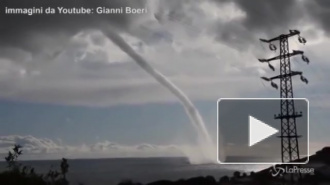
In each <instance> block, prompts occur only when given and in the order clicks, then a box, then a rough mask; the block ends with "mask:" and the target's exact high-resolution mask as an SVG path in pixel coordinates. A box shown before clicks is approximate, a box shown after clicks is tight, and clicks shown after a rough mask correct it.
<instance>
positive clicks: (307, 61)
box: [301, 55, 309, 64]
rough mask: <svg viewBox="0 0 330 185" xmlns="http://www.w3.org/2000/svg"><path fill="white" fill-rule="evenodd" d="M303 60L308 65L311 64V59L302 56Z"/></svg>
mask: <svg viewBox="0 0 330 185" xmlns="http://www.w3.org/2000/svg"><path fill="white" fill-rule="evenodd" d="M301 59H302V60H303V61H305V62H306V63H307V64H309V59H308V58H307V57H306V56H305V55H302V56H301Z"/></svg>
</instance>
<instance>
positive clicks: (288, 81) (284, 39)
mask: <svg viewBox="0 0 330 185" xmlns="http://www.w3.org/2000/svg"><path fill="white" fill-rule="evenodd" d="M295 35H298V36H299V37H298V40H299V42H300V43H303V44H305V43H306V40H305V39H304V38H303V37H301V36H300V32H299V31H298V30H290V33H289V34H282V35H280V36H278V37H275V38H273V39H270V40H265V39H260V41H262V42H266V43H269V48H270V50H273V51H275V50H276V46H275V45H274V44H272V42H274V41H279V47H280V55H279V56H277V57H273V58H269V59H259V61H260V62H263V63H264V62H266V63H268V66H269V67H270V68H271V69H272V70H273V71H275V68H274V67H273V66H272V65H271V64H270V62H271V61H273V60H280V75H278V76H274V77H271V78H266V77H261V78H262V79H263V80H266V81H270V82H271V85H272V87H274V88H275V89H278V86H277V84H276V83H274V82H273V80H275V79H279V80H280V97H281V112H280V114H277V115H275V116H274V118H275V119H280V120H281V135H280V136H279V137H280V138H281V157H282V162H283V163H290V162H293V161H295V160H299V159H300V155H299V143H298V138H299V137H301V136H299V135H298V133H297V125H296V118H298V117H302V112H300V113H298V112H296V111H295V106H294V100H293V86H292V77H293V76H296V75H299V76H300V79H301V80H302V81H303V82H305V83H306V84H307V83H308V80H307V79H306V78H305V77H303V76H302V72H301V71H292V70H291V62H290V58H291V57H293V56H295V55H301V56H302V60H303V61H305V62H306V63H307V64H308V63H309V59H308V58H307V57H306V56H304V52H303V51H299V50H293V51H292V53H290V52H289V38H290V37H292V36H295ZM299 179H301V174H300V173H299ZM290 180H291V184H294V175H293V174H291V175H290Z"/></svg>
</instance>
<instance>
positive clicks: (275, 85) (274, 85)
mask: <svg viewBox="0 0 330 185" xmlns="http://www.w3.org/2000/svg"><path fill="white" fill-rule="evenodd" d="M270 85H272V87H274V88H275V89H278V86H277V84H276V83H274V82H271V83H270Z"/></svg>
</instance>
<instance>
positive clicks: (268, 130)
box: [249, 116, 278, 146]
mask: <svg viewBox="0 0 330 185" xmlns="http://www.w3.org/2000/svg"><path fill="white" fill-rule="evenodd" d="M277 132H278V130H277V129H275V128H273V127H271V126H269V125H267V124H266V123H264V122H262V121H260V120H258V119H256V118H254V117H253V116H249V146H253V145H255V144H257V143H259V142H260V141H262V140H264V139H266V138H268V137H270V136H272V135H274V134H276V133H277Z"/></svg>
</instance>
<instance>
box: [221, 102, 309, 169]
mask: <svg viewBox="0 0 330 185" xmlns="http://www.w3.org/2000/svg"><path fill="white" fill-rule="evenodd" d="M283 101H284V100H283V99H273V98H271V99H256V98H251V99H243V98H238V99H233V98H222V99H220V100H219V101H218V110H217V123H218V125H217V134H218V137H217V144H218V145H217V152H218V153H217V156H218V161H219V163H221V164H284V163H283V161H282V152H283V150H282V148H283V147H288V146H289V142H288V141H289V139H291V137H292V134H291V132H290V133H289V132H287V131H286V130H288V128H290V129H296V130H297V135H299V136H301V137H299V138H298V142H299V154H300V156H309V153H308V149H309V147H308V138H309V136H308V101H306V100H305V99H299V98H298V99H295V100H294V105H295V109H294V110H291V109H290V110H288V111H289V113H287V112H286V111H283V110H281V105H282V104H283ZM294 123H295V125H296V128H294V127H293V124H294ZM294 142H296V141H295V140H294V139H291V143H294ZM301 159H304V161H301V163H300V162H299V164H304V163H306V162H307V161H308V158H302V157H301ZM292 163H293V162H292ZM292 163H291V162H287V163H285V164H292ZM295 164H297V163H296V162H295Z"/></svg>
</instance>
